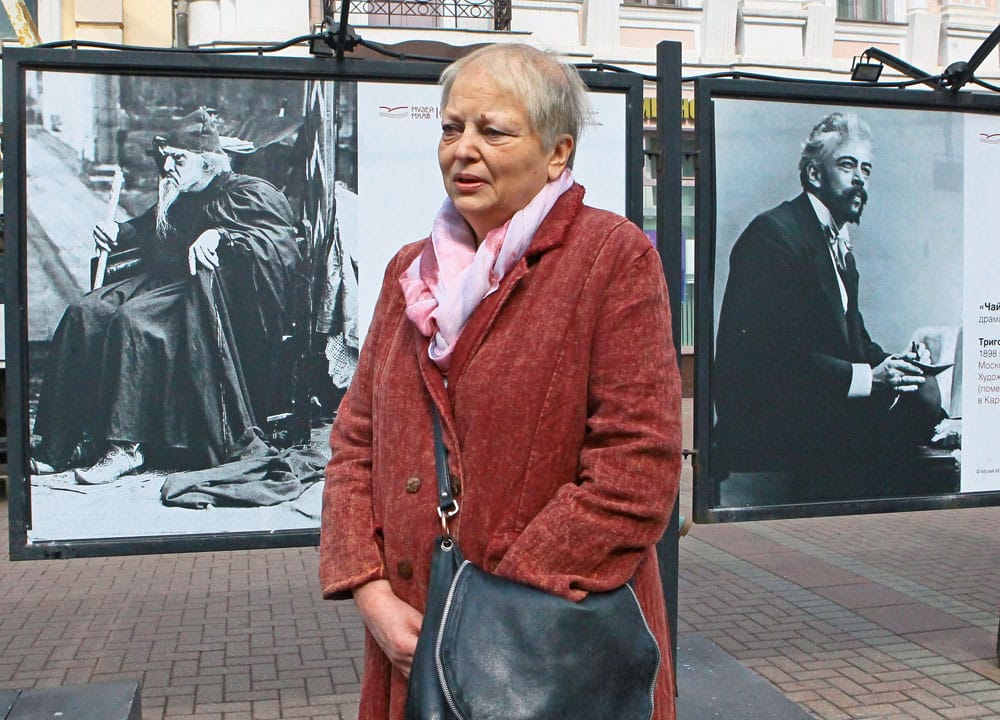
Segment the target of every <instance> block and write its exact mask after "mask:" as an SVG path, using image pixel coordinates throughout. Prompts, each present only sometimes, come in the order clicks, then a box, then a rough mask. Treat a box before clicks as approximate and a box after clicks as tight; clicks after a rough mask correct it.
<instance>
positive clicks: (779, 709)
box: [677, 635, 814, 720]
mask: <svg viewBox="0 0 1000 720" xmlns="http://www.w3.org/2000/svg"><path fill="white" fill-rule="evenodd" d="M677 687H678V698H677V720H715V719H716V718H720V719H722V718H725V719H727V720H728V719H730V718H740V719H741V720H813V718H814V716H813V715H812V714H810V713H808V712H806V711H805V710H804V709H802V707H801V706H799V705H797V704H796V703H794V702H792V701H791V700H789V699H788V698H786V697H785V696H784V695H782V694H781V692H780V691H779V690H778V689H777V688H775V686H774V685H772V684H771V683H770V682H768V681H767V680H765V679H764V678H762V677H761V676H760V675H757V674H756V673H754V672H753V671H752V670H749V669H747V667H746V666H745V665H743V663H741V662H740V661H739V660H737V659H736V658H734V657H733V656H732V655H730V654H729V653H727V652H726V651H725V650H723V649H722V648H720V647H719V646H718V645H716V644H715V643H713V642H712V641H711V640H708V639H706V638H704V637H701V636H700V635H685V636H683V637H681V638H679V639H678V643H677Z"/></svg>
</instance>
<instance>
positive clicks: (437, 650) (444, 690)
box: [434, 560, 645, 720]
mask: <svg viewBox="0 0 1000 720" xmlns="http://www.w3.org/2000/svg"><path fill="white" fill-rule="evenodd" d="M468 564H469V561H468V560H466V561H464V562H463V563H462V564H461V565H459V567H458V570H456V571H455V577H454V578H453V579H452V581H451V587H449V588H448V597H447V598H445V601H444V610H443V611H442V613H441V624H440V625H438V631H437V637H436V638H435V640H434V664H435V666H437V674H438V684H439V685H440V686H441V694H442V695H444V700H445V702H446V703H448V708H449V709H450V710H451V713H452V715H454V716H455V717H456V718H458V720H465V716H464V715H462V713H461V712H459V710H458V705H457V704H456V703H455V698H453V697H452V695H451V690H450V689H449V688H448V681H447V679H446V678H445V675H444V663H443V662H442V661H441V643H442V642H443V637H442V636H443V635H444V626H445V623H447V622H448V613H449V611H450V610H451V603H452V600H453V599H454V598H455V586H456V585H457V584H458V579H459V578H460V577H461V576H462V571H463V570H465V568H466V566H467V565H468ZM643 621H644V622H645V618H643Z"/></svg>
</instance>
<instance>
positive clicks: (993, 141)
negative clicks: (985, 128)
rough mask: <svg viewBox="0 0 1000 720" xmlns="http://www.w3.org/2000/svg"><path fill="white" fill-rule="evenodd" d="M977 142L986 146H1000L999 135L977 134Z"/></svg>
mask: <svg viewBox="0 0 1000 720" xmlns="http://www.w3.org/2000/svg"><path fill="white" fill-rule="evenodd" d="M979 142H981V143H986V144H987V145H1000V133H979Z"/></svg>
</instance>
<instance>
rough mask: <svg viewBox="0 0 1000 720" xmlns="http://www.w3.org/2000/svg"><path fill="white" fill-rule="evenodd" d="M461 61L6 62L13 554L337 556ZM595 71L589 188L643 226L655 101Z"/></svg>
mask: <svg viewBox="0 0 1000 720" xmlns="http://www.w3.org/2000/svg"><path fill="white" fill-rule="evenodd" d="M441 67H442V66H441V65H440V64H437V63H429V62H417V63H409V62H406V63H403V62H396V63H383V62H376V61H367V60H366V61H357V62H355V61H351V62H345V63H343V64H342V65H338V66H337V68H336V70H333V69H332V68H331V65H330V63H329V62H328V61H327V60H325V59H311V58H258V57H249V56H246V57H244V56H210V57H201V56H187V55H183V54H177V55H175V54H165V53H151V52H143V53H133V52H127V53H126V52H121V53H98V52H89V51H79V52H78V51H73V52H72V53H71V54H69V53H67V52H63V51H53V50H47V49H12V50H10V51H9V52H6V53H5V56H4V68H3V70H4V77H5V81H4V92H5V105H4V108H5V116H4V120H5V136H6V137H5V140H6V144H5V157H4V169H5V185H4V187H5V197H4V202H5V216H6V220H7V222H6V230H7V233H6V240H7V263H8V278H12V279H13V280H12V281H9V282H8V285H7V288H6V290H7V307H8V308H11V307H16V306H18V305H23V306H24V307H25V313H24V314H23V315H21V314H18V313H11V312H8V313H7V325H6V328H7V331H8V332H7V352H8V378H13V382H12V383H9V388H10V389H11V391H10V398H11V403H10V407H11V416H12V417H13V418H14V419H15V422H14V423H13V424H12V426H11V433H10V435H11V442H10V458H11V460H10V489H11V490H10V496H11V502H10V525H11V537H12V540H11V554H12V556H13V557H17V558H19V559H27V558H37V557H66V556H73V555H120V554H134V553H143V552H174V551H182V552H183V551H190V550H225V549H238V548H250V547H279V546H290V545H308V544H314V543H315V542H317V540H318V533H319V512H320V506H321V496H322V484H323V469H324V467H325V465H326V463H327V461H328V459H329V452H330V451H329V440H328V438H329V433H330V427H331V425H332V422H333V421H334V419H335V417H336V410H337V407H338V405H339V402H340V399H341V397H342V396H343V394H344V392H345V391H346V389H347V387H348V385H349V383H350V381H351V378H352V377H353V374H354V370H355V367H356V364H357V360H358V355H359V349H360V346H361V345H362V343H363V342H364V337H365V334H366V331H367V327H368V323H369V322H370V318H371V314H372V308H373V306H374V302H375V298H376V296H377V293H378V288H379V287H380V286H381V282H382V276H383V274H384V268H385V267H386V263H387V262H388V261H389V259H390V258H391V257H392V256H393V255H394V254H395V252H396V251H397V250H398V249H399V248H400V247H401V246H402V245H404V244H406V243H409V242H414V241H417V240H419V239H420V238H421V237H423V236H424V235H425V234H426V233H428V232H429V231H430V229H431V224H432V221H433V218H434V214H435V212H436V210H437V209H438V207H440V205H441V202H442V201H443V198H444V197H446V195H445V191H444V188H443V186H442V184H441V176H440V171H439V168H438V162H437V153H436V145H437V140H438V138H439V137H440V133H441V124H440V118H439V117H438V114H437V108H438V103H439V102H440V92H441V91H440V87H438V86H437V84H436V81H437V78H438V76H439V74H440V72H441ZM584 76H585V82H586V83H587V84H588V85H589V87H590V88H591V97H592V104H593V109H594V113H595V114H594V122H593V125H592V126H590V127H588V128H587V130H586V134H587V141H586V143H585V146H584V148H585V149H584V151H583V152H581V153H580V156H579V157H578V158H577V163H576V165H575V166H574V173H575V174H576V176H577V177H578V179H579V180H580V182H581V183H583V184H584V186H585V187H586V188H587V190H588V193H587V198H588V201H589V202H590V203H591V204H593V205H595V206H598V207H604V208H607V209H610V210H614V211H616V212H619V213H623V214H630V215H631V216H632V217H633V218H639V217H640V216H641V209H640V202H639V201H640V192H641V182H640V181H641V176H640V174H639V173H640V169H641V167H642V156H641V143H640V142H639V138H640V136H641V122H640V118H639V117H638V116H633V115H630V114H629V113H628V112H627V108H628V107H638V106H640V105H641V102H640V100H641V93H642V83H641V81H640V80H639V78H638V77H637V76H634V75H629V74H624V75H613V74H608V73H596V72H592V73H584ZM19 107H23V108H24V109H25V112H24V113H23V115H21V114H20V113H18V112H17V110H18V108H19ZM629 208H632V212H631V213H630V212H629ZM22 466H23V467H22Z"/></svg>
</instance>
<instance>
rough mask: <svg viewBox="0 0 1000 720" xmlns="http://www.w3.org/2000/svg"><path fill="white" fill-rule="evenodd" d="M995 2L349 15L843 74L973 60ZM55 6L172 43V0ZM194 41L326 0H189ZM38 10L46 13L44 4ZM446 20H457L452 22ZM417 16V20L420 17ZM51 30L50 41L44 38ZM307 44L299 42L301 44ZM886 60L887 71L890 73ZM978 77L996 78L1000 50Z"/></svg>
mask: <svg viewBox="0 0 1000 720" xmlns="http://www.w3.org/2000/svg"><path fill="white" fill-rule="evenodd" d="M998 3H1000V0H888V2H887V6H888V12H887V19H886V21H884V22H867V21H855V20H843V19H838V18H837V0H677V3H676V5H675V6H672V7H657V6H654V5H652V4H650V3H638V2H623V1H622V0H513V12H512V16H513V19H512V25H511V31H510V32H506V33H496V32H493V31H491V30H489V29H488V27H485V26H484V25H483V24H482V22H478V23H477V22H476V21H468V22H466V21H460V22H459V27H457V28H456V27H448V28H434V27H420V26H413V23H410V22H407V23H405V24H403V25H397V26H395V27H386V26H385V24H384V22H379V20H378V18H375V17H372V18H370V17H369V16H367V15H365V14H363V13H362V12H361V10H360V3H358V4H356V5H355V7H354V10H355V12H353V13H352V15H351V18H350V22H351V24H352V26H353V27H354V28H355V29H356V31H357V32H358V33H359V34H360V35H361V36H362V37H364V38H365V39H368V40H373V41H376V42H383V43H387V44H392V43H398V42H403V41H407V40H417V39H420V40H440V41H443V42H446V43H450V44H452V45H459V46H461V45H470V44H476V43H482V42H491V41H501V42H504V41H527V42H532V43H535V44H538V45H541V46H544V47H548V48H551V49H554V50H556V51H558V52H559V53H561V54H563V55H564V56H565V57H566V58H567V59H570V60H572V61H574V62H586V61H592V62H606V63H611V64H616V65H620V66H623V67H626V68H630V69H634V70H637V71H639V72H643V73H651V72H654V71H655V45H656V43H657V42H658V41H660V40H676V41H679V42H681V44H682V47H683V51H682V52H683V60H684V65H685V72H686V73H687V74H698V73H701V72H714V71H718V70H725V69H735V68H745V69H750V70H753V71H760V72H766V73H772V74H776V75H784V76H795V77H809V78H816V79H838V80H842V79H845V76H846V75H847V74H848V73H849V71H850V67H851V63H852V61H853V59H854V58H855V57H857V56H858V55H860V54H861V53H862V52H863V51H864V50H865V49H867V48H869V47H872V46H876V47H879V48H882V49H884V50H886V51H888V52H890V53H892V54H894V55H896V56H898V57H900V58H902V59H904V60H906V61H907V62H909V63H911V64H913V65H916V66H917V67H920V68H922V69H924V70H926V71H928V72H930V73H936V72H940V71H942V70H943V69H944V68H945V67H947V66H948V65H949V64H950V63H953V62H955V61H959V60H967V59H968V58H969V57H970V56H971V55H972V53H973V52H974V51H975V50H976V49H977V48H978V47H979V45H980V43H982V41H983V40H984V39H985V38H986V37H987V36H988V35H989V33H990V32H991V31H992V29H993V28H994V27H996V26H997V23H998V22H1000V10H998ZM40 5H44V6H45V7H46V8H49V10H47V12H49V13H51V12H52V11H53V10H54V9H55V8H56V7H59V6H60V5H61V7H60V8H59V10H58V11H57V12H59V13H60V14H61V18H62V23H61V27H62V33H63V37H64V38H67V39H68V38H76V39H81V40H102V41H106V42H115V43H125V44H129V45H145V46H160V47H166V46H169V45H171V44H172V43H173V34H174V18H173V14H174V11H173V2H172V0H41V2H40ZM190 8H191V9H190V16H189V17H190V27H189V37H190V39H191V41H192V43H193V44H196V45H203V46H204V45H208V44H211V43H213V42H221V43H227V42H240V41H250V42H254V43H269V42H280V41H283V40H287V39H289V38H291V37H294V36H297V35H302V34H305V33H308V32H309V31H310V30H311V29H312V27H313V25H315V24H316V23H318V22H320V21H321V19H322V12H323V2H322V0H190ZM40 14H41V13H40ZM451 23H454V21H453V20H452V21H451ZM419 24H420V23H417V25H419ZM46 39H53V38H46ZM303 52H304V49H303ZM893 75H894V73H893V71H891V70H889V69H887V70H886V73H885V74H884V75H883V79H888V78H891V77H893ZM977 75H978V76H980V77H982V78H983V79H985V80H988V81H996V80H998V79H1000V54H998V53H997V52H996V51H994V52H993V53H991V55H990V56H989V57H988V58H987V60H986V62H984V63H983V65H982V66H981V67H980V69H979V71H978V73H977Z"/></svg>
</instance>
